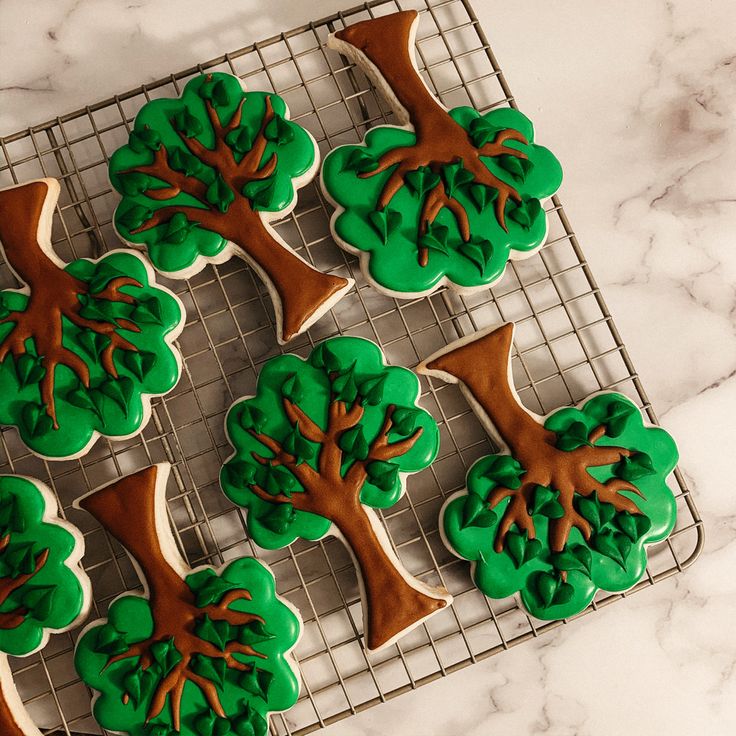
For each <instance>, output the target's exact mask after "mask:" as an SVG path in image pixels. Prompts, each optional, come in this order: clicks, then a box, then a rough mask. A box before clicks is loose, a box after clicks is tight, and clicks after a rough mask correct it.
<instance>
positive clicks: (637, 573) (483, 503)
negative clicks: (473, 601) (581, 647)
mask: <svg viewBox="0 0 736 736" xmlns="http://www.w3.org/2000/svg"><path fill="white" fill-rule="evenodd" d="M600 427H605V433H602V432H601V431H600V430H599V428H600ZM545 428H546V429H548V430H549V431H551V432H554V433H555V435H556V447H557V449H558V450H559V451H561V452H564V453H568V452H570V453H572V452H576V451H587V449H588V448H591V447H592V448H593V449H594V448H595V447H598V446H600V447H605V446H616V447H621V448H624V449H625V450H628V451H629V452H630V455H628V456H622V457H621V459H620V461H618V462H613V463H612V464H610V465H603V466H600V467H595V466H591V467H588V473H589V474H590V477H591V478H590V480H591V483H594V482H595V481H598V482H599V483H609V482H610V483H611V484H613V488H615V487H616V486H615V483H616V481H617V479H621V482H622V485H621V488H622V489H623V490H621V491H620V495H621V496H622V497H624V498H628V499H631V500H633V501H634V503H635V504H636V506H637V508H638V509H639V511H640V513H631V512H629V511H626V510H617V509H616V507H615V506H614V505H613V503H611V502H609V499H608V497H605V498H601V496H600V495H599V494H598V492H596V491H594V492H592V493H591V492H590V489H589V488H588V487H586V488H579V489H578V488H576V489H575V490H576V493H575V495H574V498H573V505H574V509H575V511H576V513H577V514H579V515H580V517H581V518H582V520H583V522H585V523H587V524H588V525H589V528H590V537H589V539H588V540H586V538H585V536H584V535H583V533H582V532H581V530H580V529H579V528H577V527H573V529H572V530H571V532H570V534H569V538H568V539H567V541H566V543H565V545H564V547H563V548H562V549H561V550H554V549H553V548H552V547H551V530H552V529H553V528H554V525H555V524H556V523H557V522H558V520H560V519H561V518H562V517H563V516H564V514H565V511H564V508H563V505H562V503H561V501H560V494H559V491H558V490H557V489H555V488H548V487H545V486H541V485H536V486H531V485H529V486H528V487H527V486H524V479H525V474H526V472H527V471H528V469H525V468H523V467H522V466H521V464H520V463H519V462H518V461H517V460H516V459H515V458H513V457H511V456H510V455H489V456H486V457H483V458H481V459H480V460H478V461H477V462H476V463H475V465H473V467H472V468H471V469H470V471H469V472H468V477H467V490H466V491H464V492H462V493H459V494H457V495H456V496H455V497H453V498H452V499H450V501H449V502H448V504H447V505H446V507H445V510H444V513H443V517H442V524H443V528H444V533H445V537H446V539H447V542H448V544H449V546H450V548H451V549H452V550H453V551H454V552H455V553H456V554H457V555H459V556H460V557H463V558H465V559H467V560H470V561H472V562H474V563H475V567H474V572H473V577H474V580H475V582H476V584H477V585H478V587H479V588H480V589H481V590H482V591H483V592H484V593H485V594H486V595H488V596H489V597H492V598H505V597H507V596H511V595H513V594H514V593H520V595H521V600H522V602H523V604H524V606H525V607H526V609H527V610H528V611H529V612H530V613H531V614H532V615H533V616H535V617H537V618H541V619H555V618H565V617H568V616H573V615H575V614H576V613H578V612H580V611H582V610H583V609H584V608H585V607H586V606H587V605H588V604H589V603H590V601H591V600H592V599H593V596H594V595H595V592H596V591H597V590H598V589H599V588H600V589H603V590H607V591H612V592H618V591H623V590H627V589H628V588H630V587H632V586H633V585H635V584H636V582H637V581H638V580H639V579H640V578H641V576H642V575H643V574H644V570H645V566H646V545H649V544H652V543H654V542H658V541H661V540H662V539H664V538H665V537H667V535H668V534H669V533H670V532H671V530H672V528H673V526H674V522H675V517H676V508H675V501H674V497H673V495H672V492H671V491H670V489H669V488H668V487H667V484H666V478H667V476H668V475H669V473H670V472H671V470H672V469H673V467H674V465H675V463H676V461H677V449H676V447H675V444H674V442H673V440H672V439H671V437H670V436H669V435H668V434H667V433H666V432H665V431H664V430H662V429H660V428H658V427H651V426H648V425H647V424H645V423H644V421H643V419H642V416H641V413H640V412H639V411H638V409H637V408H636V407H635V405H634V404H633V403H632V402H631V401H629V400H628V399H627V398H626V397H624V396H623V395H621V394H614V393H604V394H600V395H597V396H594V397H593V398H591V399H589V400H588V401H586V402H585V403H584V404H583V405H581V407H579V408H570V409H560V410H558V411H556V412H554V413H552V414H550V415H549V416H548V417H547V418H546V420H545ZM614 435H615V436H614ZM591 436H593V437H594V438H595V442H593V443H591V442H590V441H589V439H588V438H589V437H591ZM626 482H630V483H633V484H634V485H635V486H636V488H637V490H638V493H636V492H633V491H630V490H626V489H625V484H626ZM494 489H500V491H501V492H502V493H501V496H500V497H499V496H498V494H496V496H494V498H498V499H499V500H497V501H496V502H495V505H494V506H493V508H492V509H491V508H490V505H491V503H490V502H489V499H490V498H491V494H492V493H493V491H494ZM506 490H510V491H513V492H514V493H520V492H522V491H523V492H524V493H525V498H526V510H527V513H528V514H529V516H530V518H531V520H532V522H533V526H534V534H530V533H529V531H528V530H527V529H521V528H519V526H518V525H517V524H516V523H513V524H512V525H511V528H510V529H509V530H508V532H507V534H506V535H505V539H504V543H503V547H502V550H501V551H500V552H497V551H496V549H495V545H496V543H497V540H498V534H499V531H498V530H499V526H500V524H501V520H502V518H503V516H504V512H505V510H506V508H507V506H508V504H509V503H510V502H511V498H510V496H509V494H508V493H507V492H506ZM639 494H641V495H639Z"/></svg>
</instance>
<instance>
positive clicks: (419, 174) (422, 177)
mask: <svg viewBox="0 0 736 736" xmlns="http://www.w3.org/2000/svg"><path fill="white" fill-rule="evenodd" d="M406 183H407V184H408V185H409V186H410V187H411V188H412V189H413V190H414V192H415V193H416V195H417V197H419V199H420V200H421V199H424V197H425V196H426V195H427V194H428V193H429V192H431V191H432V189H434V188H435V187H436V186H437V185H438V184H439V183H440V175H439V174H436V173H435V172H434V171H432V169H430V168H429V166H420V167H419V168H418V169H416V170H414V171H410V172H409V173H408V174H407V175H406Z"/></svg>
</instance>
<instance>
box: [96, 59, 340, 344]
mask: <svg viewBox="0 0 736 736" xmlns="http://www.w3.org/2000/svg"><path fill="white" fill-rule="evenodd" d="M318 163H319V154H318V150H317V145H316V143H315V141H314V139H313V138H312V136H311V135H310V134H309V133H308V132H307V131H306V130H304V129H303V128H301V127H300V126H299V125H297V124H296V123H293V122H291V121H290V120H289V118H288V110H287V108H286V104H285V102H284V101H283V100H282V99H281V98H280V97H279V96H278V95H274V94H269V93H266V92H245V91H244V90H243V88H242V86H241V84H240V81H239V80H238V79H237V77H233V76H231V75H229V74H222V73H216V74H207V75H203V76H200V77H196V78H195V79H192V80H191V81H190V82H189V83H188V84H187V86H186V88H185V89H184V92H183V94H182V96H181V97H180V98H178V99H160V100H154V101H152V102H149V103H147V104H146V105H144V107H143V108H142V109H141V111H140V112H139V113H138V115H137V117H136V120H135V129H134V130H133V131H132V132H131V134H130V139H129V141H128V144H127V145H125V146H123V147H122V148H120V149H118V150H117V151H116V152H115V153H114V154H113V156H112V158H111V160H110V179H111V181H112V184H113V186H114V187H115V188H116V189H117V190H118V191H119V192H120V193H121V194H122V195H123V200H122V202H121V203H120V205H119V206H118V208H117V210H116V212H115V227H116V228H117V231H118V233H119V234H120V236H121V237H122V238H123V239H124V240H125V241H127V242H128V243H130V244H131V245H134V246H138V247H144V248H146V250H147V251H148V255H149V257H150V258H151V261H152V262H153V265H154V266H155V267H156V268H157V269H158V270H159V271H161V272H163V273H165V274H166V275H167V276H171V277H173V278H188V277H189V276H191V275H193V274H195V273H197V272H198V271H200V270H201V269H202V268H203V267H204V266H205V265H206V264H207V263H208V262H211V263H222V262H223V261H226V260H227V259H228V258H229V257H230V256H231V255H237V256H239V257H241V258H243V259H244V260H246V261H247V262H248V263H249V264H250V265H251V266H252V267H253V268H254V269H255V271H256V273H258V275H259V276H260V277H261V279H262V280H263V281H264V283H265V284H266V286H267V287H268V289H269V291H270V292H271V296H272V299H273V303H274V309H275V311H276V322H277V336H278V339H279V341H281V342H284V341H287V340H290V339H291V338H292V337H294V336H295V335H297V334H298V333H300V332H303V331H304V330H306V329H307V328H308V327H309V326H310V325H311V324H312V323H313V322H315V321H316V320H317V319H319V317H320V316H321V315H322V314H324V313H325V312H326V311H327V310H328V309H330V307H331V306H332V305H334V304H335V303H336V302H337V301H338V300H339V299H340V298H341V297H342V296H343V295H344V294H345V292H346V291H347V290H348V289H349V288H350V286H351V284H352V281H351V280H350V279H344V278H341V277H339V276H331V275H327V274H323V273H320V272H319V271H317V270H316V269H315V268H314V267H313V266H311V265H310V264H308V263H307V262H306V261H304V260H303V259H302V258H301V257H299V256H298V255H297V254H296V253H295V252H294V251H293V250H291V248H289V246H288V245H287V244H286V243H285V242H284V241H283V240H281V238H280V237H279V236H278V235H277V234H276V233H275V231H274V230H273V229H272V228H271V227H270V226H269V225H268V223H269V221H270V220H272V219H274V218H275V217H282V216H283V215H285V214H287V213H288V212H289V211H291V209H292V208H293V207H294V204H295V203H296V190H297V189H298V187H300V186H302V185H304V184H305V183H306V182H308V181H309V180H310V179H311V178H312V177H313V176H314V173H315V171H316V170H317V166H318Z"/></svg>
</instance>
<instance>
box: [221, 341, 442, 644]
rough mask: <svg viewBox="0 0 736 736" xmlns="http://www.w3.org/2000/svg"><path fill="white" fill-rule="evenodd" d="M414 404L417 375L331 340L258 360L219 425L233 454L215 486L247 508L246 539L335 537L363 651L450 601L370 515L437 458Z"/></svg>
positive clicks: (432, 428)
mask: <svg viewBox="0 0 736 736" xmlns="http://www.w3.org/2000/svg"><path fill="white" fill-rule="evenodd" d="M418 396H419V381H418V380H417V377H416V376H415V375H414V374H413V373H412V372H411V371H408V370H406V369H405V368H399V367H389V366H387V365H386V364H385V363H384V357H383V354H382V353H381V350H380V348H379V347H378V346H377V345H375V344H374V343H372V342H370V341H368V340H364V339H362V338H356V337H336V338H332V339H329V340H326V341H324V342H322V343H321V344H319V345H318V346H317V347H315V348H314V350H312V352H311V354H310V355H309V357H308V358H307V359H306V360H305V359H302V358H299V357H297V356H296V355H281V356H277V357H275V358H272V359H271V360H269V361H268V362H267V363H266V364H265V366H264V367H263V370H262V371H261V373H260V375H259V377H258V387H257V392H256V395H255V396H253V397H250V398H247V399H243V400H241V401H238V402H236V403H235V404H234V405H233V406H232V407H231V409H230V411H229V412H228V415H227V419H226V430H227V434H228V438H229V440H230V442H231V444H232V445H233V446H234V447H235V453H234V454H233V455H232V456H231V457H230V459H229V460H228V461H227V462H226V463H225V465H224V467H223V470H222V473H221V477H220V482H221V484H222V488H223V490H224V491H225V493H226V494H227V496H228V497H229V498H230V499H232V500H233V501H234V502H235V503H237V504H239V505H241V506H244V507H246V508H247V509H248V517H247V520H248V532H249V534H250V535H251V537H252V538H253V540H254V541H255V543H256V544H259V545H260V546H262V547H266V548H268V549H277V548H279V547H285V546H286V545H288V544H291V543H292V542H293V541H294V540H296V539H298V538H303V539H310V540H314V539H320V538H321V537H323V536H325V535H326V534H334V535H336V536H338V537H339V538H340V539H341V540H342V541H343V542H344V543H345V544H346V545H347V546H348V548H349V549H350V550H351V552H352V555H353V558H354V560H355V564H356V567H357V569H358V574H359V579H360V581H361V594H362V601H363V622H364V630H365V639H366V647H367V648H368V649H369V650H375V649H379V648H380V647H383V646H387V645H388V644H390V643H392V642H393V641H395V640H396V639H397V638H398V637H399V636H402V635H403V634H404V633H406V631H408V630H409V629H411V628H412V627H414V626H416V625H417V624H418V623H420V622H421V621H422V620H424V619H425V618H426V617H427V616H430V615H432V614H433V613H435V612H437V611H438V610H440V609H441V608H443V607H445V606H446V605H447V604H448V603H449V602H450V600H451V598H450V596H449V594H448V593H447V591H445V590H444V589H437V588H430V587H428V586H427V585H425V584H423V583H422V582H420V581H419V580H417V579H416V578H414V577H412V576H411V575H410V574H409V572H408V571H407V570H406V569H405V568H404V567H403V566H402V565H401V563H400V562H399V560H398V558H397V557H396V555H395V554H394V552H393V551H392V549H391V546H390V542H389V539H388V537H387V535H386V533H385V531H384V529H383V526H382V525H381V523H380V521H379V519H378V517H377V515H376V513H375V512H374V511H373V509H374V508H382V509H384V508H389V507H390V506H393V505H394V504H395V503H396V502H397V501H398V500H399V498H401V496H402V494H403V492H404V484H405V477H406V475H407V474H409V473H414V472H416V471H418V470H421V469H423V468H426V467H427V466H428V465H429V464H430V463H431V462H432V461H433V460H434V458H435V456H436V454H437V450H438V446H439V432H438V429H437V424H436V422H435V421H434V419H433V418H432V417H431V415H430V414H429V413H428V412H426V411H424V410H423V409H420V408H419V407H418V406H417V404H416V401H417V398H418Z"/></svg>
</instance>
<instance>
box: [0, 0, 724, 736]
mask: <svg viewBox="0 0 736 736" xmlns="http://www.w3.org/2000/svg"><path fill="white" fill-rule="evenodd" d="M350 4H351V3H349V2H348V3H346V2H344V0H313V1H312V2H310V3H301V2H299V3H297V2H289V0H269V1H268V2H267V3H265V2H264V3H256V2H252V1H246V0H241V1H239V2H221V1H216V0H209V1H208V2H202V0H182V1H178V2H174V0H169V2H163V1H162V2H155V1H154V0H128V2H119V1H118V0H96V1H95V2H92V0H45V1H41V0H34V2H32V3H31V2H28V0H0V58H1V60H2V66H1V68H0V133H9V132H12V131H14V130H15V129H17V128H19V127H22V126H25V125H28V124H30V123H34V122H39V121H42V120H45V119H47V118H48V117H50V116H51V115H55V114H58V113H60V112H63V111H66V110H72V109H75V108H77V107H78V106H79V105H81V104H84V103H86V102H90V101H92V100H94V99H97V98H100V97H103V96H105V95H107V94H110V93H114V92H116V91H119V90H121V89H126V88H128V87H131V86H133V85H135V84H138V83H141V82H144V81H147V80H150V79H154V78H156V77H159V76H161V75H163V74H165V73H167V72H170V71H172V70H175V69H178V68H181V67H184V66H187V65H190V64H192V63H194V62H196V61H199V60H202V59H206V58H209V57H211V56H213V55H215V54H217V53H220V52H222V51H224V50H226V49H229V48H235V47H237V46H239V45H242V44H243V43H246V42H249V41H253V40H256V39H258V38H262V37H265V36H268V35H271V34H272V33H274V32H276V31H279V30H282V29H283V28H288V27H291V26H294V25H297V24H299V23H301V22H303V21H305V20H308V18H309V17H319V16H321V15H324V14H326V13H328V12H331V11H333V10H336V9H338V8H340V7H347V6H349V5H350ZM175 6H176V12H172V9H173V8H174V7H175ZM259 6H261V8H260V9H259ZM476 6H477V8H476V9H477V13H478V15H479V17H480V19H481V22H482V24H483V26H484V28H485V30H486V32H487V34H488V36H489V38H490V40H491V43H492V44H493V46H494V48H495V51H496V53H497V56H498V57H499V60H500V61H501V63H502V65H503V67H504V69H505V71H506V74H507V77H508V79H509V82H510V83H511V85H512V87H513V88H514V91H515V93H516V96H517V99H518V101H519V103H520V105H521V106H522V109H524V110H525V111H526V112H527V113H528V114H529V115H530V116H531V117H532V118H533V119H534V120H535V121H536V123H537V127H538V130H543V131H544V140H545V142H546V143H547V144H548V145H549V146H550V148H552V149H553V150H554V151H555V152H556V153H557V154H558V155H559V157H560V158H561V160H562V161H563V164H564V166H565V171H566V182H565V185H564V191H563V196H564V201H565V203H566V208H567V210H568V213H569V215H570V218H571V220H572V222H573V223H574V226H575V229H576V232H577V233H578V235H579V237H580V239H581V241H582V243H583V245H584V248H585V251H586V254H587V256H588V258H589V260H590V262H591V264H592V267H593V269H594V271H595V273H596V275H597V278H598V280H599V282H600V283H601V286H602V287H603V291H604V295H605V296H606V298H607V300H608V302H609V306H610V308H611V311H612V312H613V314H614V316H615V317H616V320H617V322H618V325H619V328H620V330H621V332H622V334H623V337H624V340H625V341H627V343H628V345H629V347H630V352H631V354H632V357H633V359H634V362H635V364H636V365H637V367H638V370H639V372H640V374H641V376H642V378H643V381H644V383H645V385H646V386H647V387H648V389H649V392H650V396H651V399H652V401H653V403H654V406H655V408H656V409H657V410H658V411H659V414H660V417H661V419H662V421H663V423H664V424H665V425H666V427H667V428H668V429H669V430H671V432H672V433H673V434H675V435H676V436H677V438H678V440H679V443H680V447H681V452H682V466H683V469H684V472H685V474H686V476H687V479H688V481H689V483H690V485H691V487H692V488H693V489H694V492H695V497H696V500H697V503H698V505H699V507H700V511H701V513H702V515H703V517H704V519H705V522H706V525H707V538H706V549H705V552H704V554H703V555H702V557H701V559H700V561H699V562H698V563H697V564H696V565H695V566H694V567H693V568H692V569H691V570H690V571H688V572H687V573H686V574H684V575H679V576H677V577H676V578H675V579H673V580H670V581H667V582H665V583H663V584H662V585H658V586H656V587H655V588H654V589H651V590H647V591H646V592H644V593H641V594H638V595H636V596H633V597H632V598H631V599H629V600H628V601H625V602H623V603H619V604H616V605H614V606H612V607H611V608H609V609H608V610H605V611H603V612H601V613H599V614H597V615H595V616H589V617H586V618H585V619H583V620H581V621H578V622H576V623H575V625H574V626H570V627H565V628H563V629H561V630H557V632H556V633H553V634H552V635H546V636H544V637H542V638H541V639H540V640H538V641H537V642H532V643H528V644H526V645H524V646H522V647H519V648H517V649H514V650H512V651H510V652H507V653H505V654H503V655H501V656H497V657H493V658H492V659H491V660H489V661H486V662H484V663H482V664H479V665H476V666H475V667H472V668H469V669H466V670H464V671H463V672H460V673H457V674H455V675H453V676H452V677H450V678H448V679H445V680H442V681H439V682H437V683H435V684H432V685H430V686H427V687H424V688H422V689H420V690H419V691H417V692H414V693H411V694H408V695H405V696H402V697H401V698H400V699H398V700H394V701H393V702H391V703H390V704H388V705H384V706H381V707H377V708H373V709H371V710H370V711H368V712H365V713H363V714H361V715H359V716H356V717H354V718H352V719H349V720H346V721H342V722H340V723H339V724H337V725H335V726H333V727H332V728H331V729H328V730H327V731H326V732H325V733H326V734H328V733H329V734H332V735H333V736H337V735H338V734H340V735H341V736H359V735H360V736H368V735H373V734H376V735H378V734H381V735H383V734H387V733H396V734H398V733H402V734H404V735H405V736H414V735H416V736H418V735H419V734H421V735H422V736H434V735H435V734H437V735H438V736H439V735H440V734H441V735H442V736H448V735H454V734H465V735H466V736H474V735H476V734H477V735H478V736H480V734H488V733H492V732H497V733H510V734H527V733H528V734H531V733H549V734H558V735H560V736H562V735H568V734H581V735H583V734H591V735H594V736H602V735H605V734H612V735H613V734H615V735H616V736H620V735H621V734H660V733H661V734H683V735H684V734H688V735H689V734H692V733H698V734H708V736H713V735H716V736H717V735H720V734H723V735H724V736H725V735H726V734H732V733H735V732H736V674H735V673H736V620H735V619H736V575H735V574H734V570H735V569H736V542H735V541H734V537H735V536H736V493H734V490H733V482H732V481H731V480H730V473H729V470H728V464H729V463H730V459H732V458H733V457H734V455H735V454H736V446H735V445H736V443H734V439H733V438H734V437H735V436H736V433H735V432H734V430H733V423H732V416H733V411H734V409H735V408H736V334H735V333H736V330H735V325H734V314H736V245H735V240H736V176H734V171H736V127H735V123H736V41H735V40H734V33H733V31H734V28H736V4H735V3H733V2H732V0H699V2H689V1H688V0H648V1H647V2H646V3H642V2H640V0H617V1H616V2H609V3H603V2H593V3H592V2H589V1H588V0H556V2H553V3H550V2H542V1H541V0H531V1H530V2H526V3H517V4H508V3H501V2H498V1H497V0H482V1H481V0H476ZM520 30H523V32H519V31H520ZM101 60H102V61H101ZM399 723H401V724H402V725H401V726H399V725H398V724H399Z"/></svg>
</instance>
